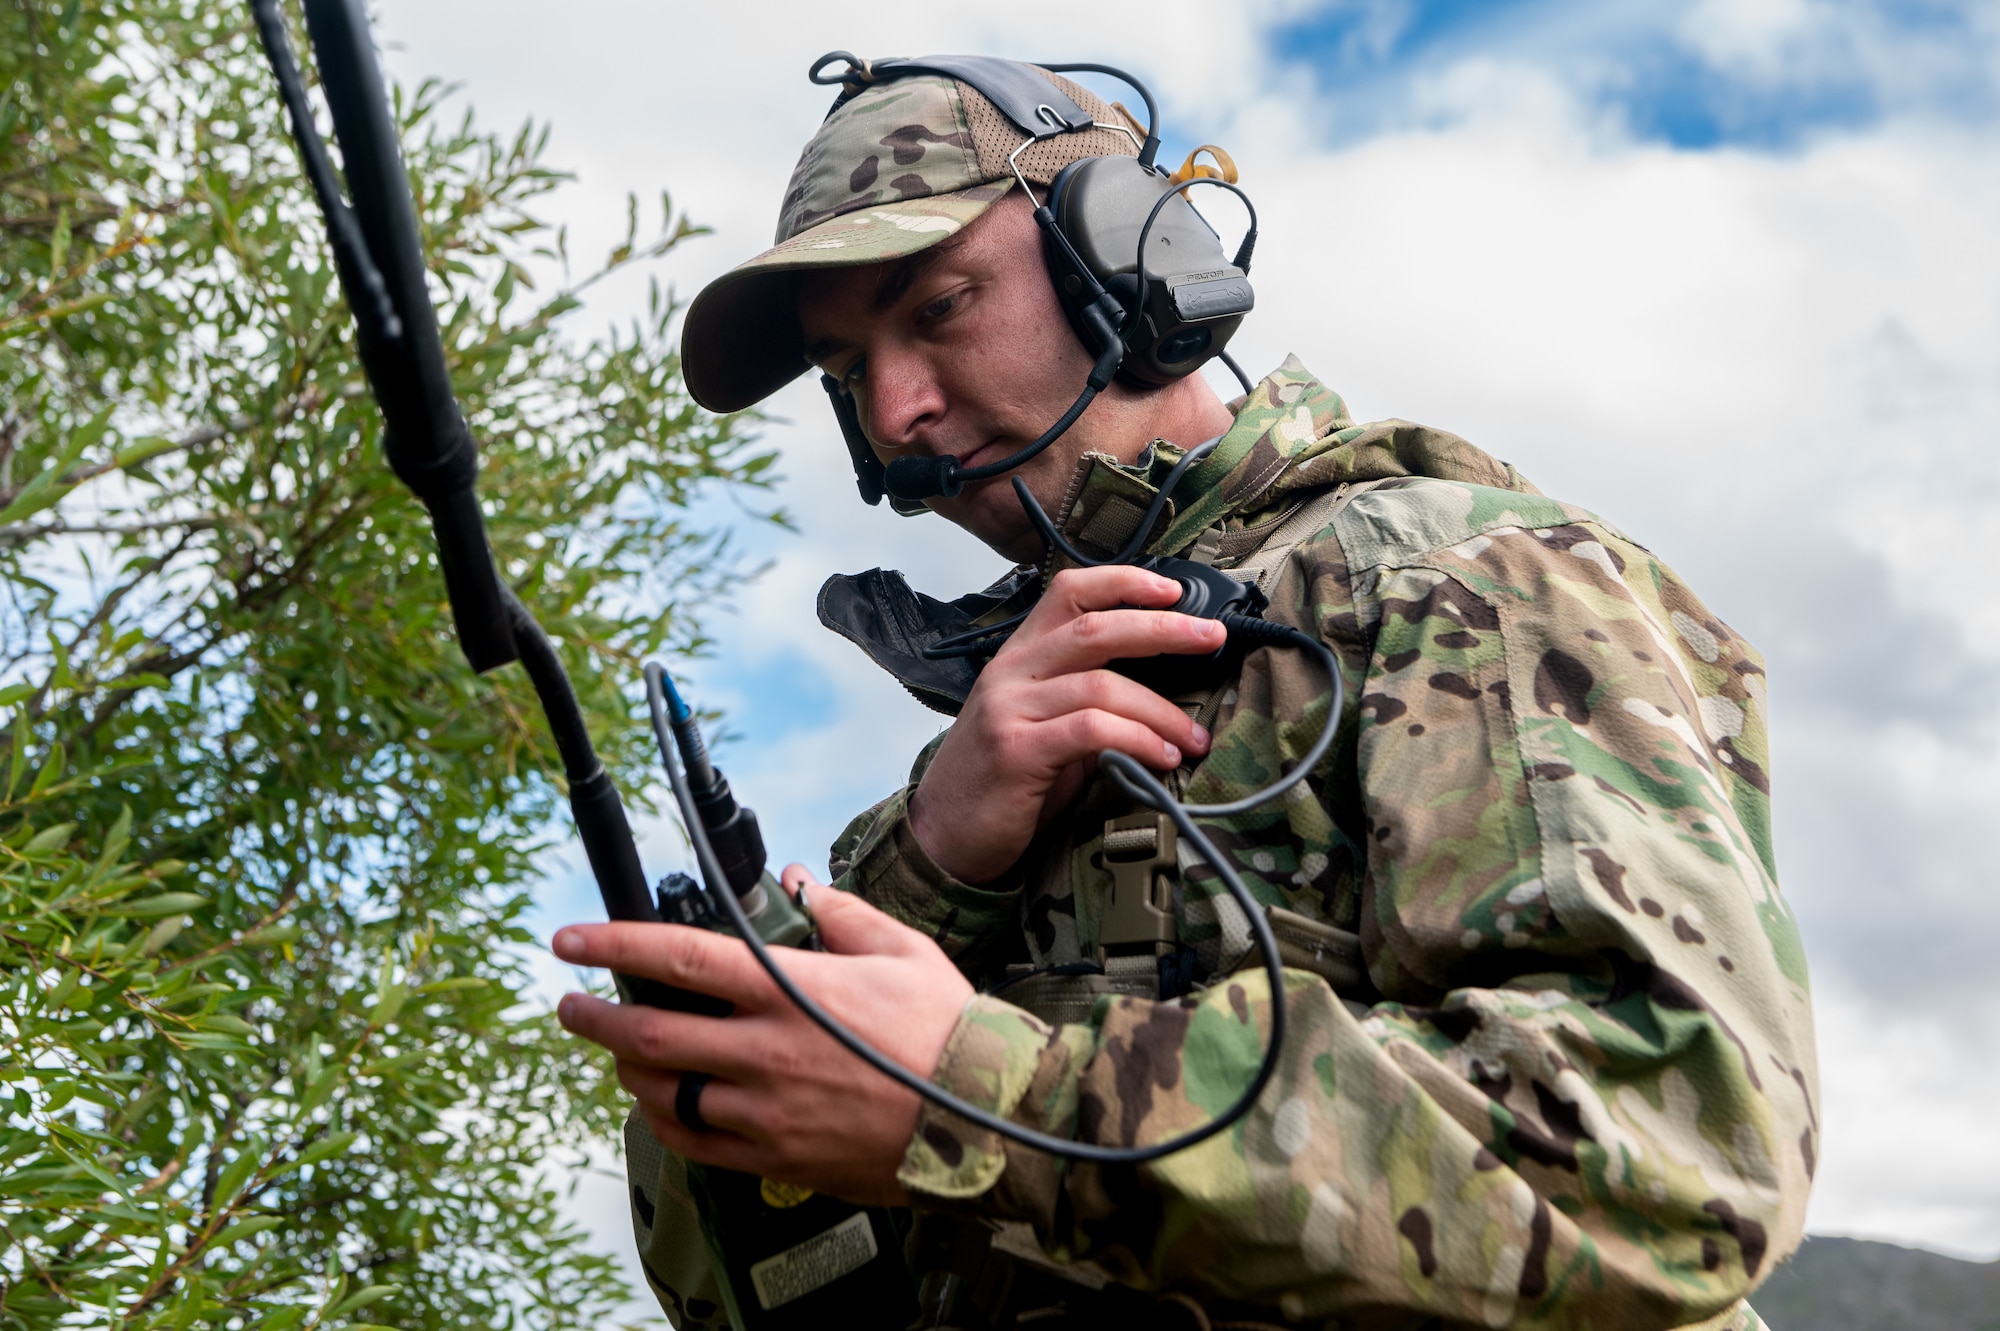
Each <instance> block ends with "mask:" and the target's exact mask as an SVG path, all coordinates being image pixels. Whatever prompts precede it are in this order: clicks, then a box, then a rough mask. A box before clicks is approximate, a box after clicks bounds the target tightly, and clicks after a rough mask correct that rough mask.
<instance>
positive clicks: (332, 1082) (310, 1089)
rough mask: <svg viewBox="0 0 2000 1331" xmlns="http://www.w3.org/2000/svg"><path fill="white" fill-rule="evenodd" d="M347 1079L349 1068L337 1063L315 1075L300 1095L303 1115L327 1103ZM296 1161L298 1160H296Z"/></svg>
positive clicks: (300, 1108) (300, 1109)
mask: <svg viewBox="0 0 2000 1331" xmlns="http://www.w3.org/2000/svg"><path fill="white" fill-rule="evenodd" d="M346 1079H347V1069H346V1067H345V1066H343V1065H340V1064H335V1065H334V1066H333V1067H330V1068H328V1069H327V1070H326V1071H325V1072H322V1073H320V1074H319V1075H318V1076H317V1077H314V1078H313V1079H312V1082H311V1084H310V1085H308V1086H307V1087H306V1092H305V1094H304V1095H302V1096H300V1097H299V1113H300V1114H302V1115H303V1114H310V1113H312V1111H313V1110H315V1109H318V1108H319V1107H320V1106H321V1105H323V1104H325V1103H326V1100H327V1097H328V1096H330V1095H332V1094H333V1092H334V1090H335V1088H337V1087H338V1086H339V1085H340V1084H341V1082H343V1081H345V1080H346ZM294 1163H297V1162H296V1161H295V1162H294Z"/></svg>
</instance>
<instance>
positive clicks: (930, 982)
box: [555, 864, 972, 1205]
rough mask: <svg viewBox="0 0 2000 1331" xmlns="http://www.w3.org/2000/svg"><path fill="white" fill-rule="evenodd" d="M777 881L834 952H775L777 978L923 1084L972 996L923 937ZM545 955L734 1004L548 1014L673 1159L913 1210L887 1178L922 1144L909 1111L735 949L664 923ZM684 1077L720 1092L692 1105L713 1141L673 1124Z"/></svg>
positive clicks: (910, 1095) (608, 1007)
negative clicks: (581, 1041) (605, 1064)
mask: <svg viewBox="0 0 2000 1331" xmlns="http://www.w3.org/2000/svg"><path fill="white" fill-rule="evenodd" d="M784 882H785V886H786V888H787V889H788V890H792V891H802V890H803V891H808V892H809V893H810V895H809V896H808V897H807V902H808V904H809V905H810V906H811V908H812V912H813V915H814V917H815V919H816V920H817V921H818V923H819V930H820V938H821V940H822V941H823V942H824V943H825V945H826V947H827V948H828V951H827V952H804V951H799V950H796V949H792V948H783V949H780V950H779V952H778V957H779V962H780V964H781V965H782V966H783V967H784V969H785V972H786V974H788V975H790V976H791V977H792V978H793V980H794V981H796V982H797V984H798V986H799V987H800V988H801V989H803V990H804V991H805V992H806V993H807V994H809V995H811V996H812V997H813V998H814V999H815V1000H817V1001H818V1002H819V1004H820V1006H822V1007H824V1008H825V1009H826V1010H827V1011H829V1012H831V1013H832V1014H833V1015H834V1016H835V1017H836V1018H838V1019H839V1020H840V1021H841V1022H842V1023H844V1024H845V1025H846V1026H847V1027H848V1028H849V1029H850V1030H852V1031H854V1032H855V1033H856V1034H857V1035H859V1036H860V1037H861V1038H862V1039H864V1040H866V1041H867V1042H868V1043H869V1044H871V1045H873V1046H874V1047H875V1048H877V1049H879V1050H881V1051H882V1052H883V1053H884V1054H887V1055H888V1056H889V1057H890V1058H892V1059H894V1060H895V1061H896V1062H898V1063H900V1064H902V1065H903V1066H904V1067H906V1068H908V1069H910V1071H912V1072H915V1073H917V1074H918V1075H919V1076H923V1077H929V1076H930V1075H931V1074H932V1073H933V1072H934V1071H935V1070H936V1069H937V1062H938V1057H939V1056H940V1055H941V1054H942V1053H943V1052H944V1046H945V1041H946V1040H947V1039H949V1038H950V1036H951V1032H952V1028H953V1027H954V1026H956V1025H957V1024H958V1015H959V1012H960V1010H961V1009H962V1008H964V1006H965V1003H966V1000H967V999H969V998H971V996H972V986H971V985H970V984H968V983H967V982H966V979H965V977H964V976H962V975H960V974H959V973H958V968H957V967H955V966H953V965H952V964H951V961H950V960H949V959H948V958H947V957H946V956H945V955H944V953H943V952H942V951H940V950H939V948H938V946H937V944H936V943H934V942H932V941H931V940H930V939H929V938H927V937H925V936H924V935H923V934H920V933H918V932H917V931H916V930H914V929H911V928H908V927H906V926H904V925H902V924H899V923H897V922H896V921H895V920H892V919H890V918H889V917H888V916H887V915H884V914H883V913H882V912H881V911H879V910H876V909H875V908H874V907H873V906H871V905H869V904H868V903H867V902H865V901H862V900H861V899H860V898H858V897H854V896H850V895H848V894H847V893H845V892H835V891H832V890H830V889H827V888H824V887H821V886H820V885H819V884H818V883H816V882H814V881H813V878H812V875H811V874H810V873H808V872H807V871H806V870H805V868H804V867H802V866H800V865H797V864H794V865H790V866H789V867H787V868H786V870H785V874H784ZM555 953H556V955H557V956H558V957H561V958H562V959H563V960H564V961H568V962H571V963H574V964H576V965H579V966H601V967H604V968H606V969H608V970H614V971H619V972H622V973H623V974H626V975H643V976H647V977H650V978H652V979H655V980H662V981H664V982H666V983H667V984H671V985H676V986H678V987H680V988H683V989H695V990H699V991H701V992H702V993H706V994H714V995H716V996H717V997H719V998H726V999H728V1000H729V1001H730V1002H731V1003H734V1004H735V1005H736V1010H735V1012H734V1013H732V1014H731V1015H730V1016H727V1017H698V1016H691V1015H689V1014H687V1013H681V1012H662V1011H659V1010H658V1009H655V1008H646V1007H627V1006H624V1005H621V1004H617V1003H607V1002H605V1001H604V1000H603V999H600V998H592V997H590V996H589V995H587V994H567V995H565V996H564V997H563V1000H562V1003H561V1005H560V1006H559V1007H558V1008H557V1009H556V1014H557V1016H558V1017H559V1018H560V1019H561V1021H562V1024H563V1026H564V1027H565V1028H567V1029H568V1030H570V1031H573V1032H575V1033H576V1034H578V1035H581V1036H583V1037H584V1038H585V1039H589V1040H595V1041H596V1042H597V1043H598V1044H601V1045H603V1046H604V1047H605V1048H606V1049H609V1050H610V1051H611V1052H612V1054H613V1055H614V1056H615V1057H616V1059H617V1062H618V1080H619V1082H620V1083H621V1084H622V1085H623V1086H624V1087H625V1089H626V1090H628V1091H630V1092H631V1093H632V1094H633V1095H634V1096H635V1097H637V1099H638V1101H639V1108H640V1111H641V1112H642V1113H643V1114H644V1115H645V1116H646V1124H647V1126H648V1127H650V1128H651V1129H652V1130H653V1135H654V1136H655V1137H657V1138H659V1140H660V1141H661V1142H662V1143H663V1144H664V1145H666V1146H667V1147H668V1148H669V1149H671V1150H674V1151H677V1152H679V1153H680V1154H682V1155H684V1156H687V1157H688V1158H690V1159H693V1160H700V1161H703V1162H705V1163H707V1164H712V1165H719V1166H721V1167H723V1168H725V1169H735V1170H741V1171H743V1172H745V1173H751V1174H760V1175H762V1176H763V1177H765V1178H770V1179H778V1180H781V1181H783V1182H786V1183H796V1184H799V1185H801V1186H804V1187H808V1188H812V1189H813V1190H815V1191H818V1192H828V1193H832V1194H834V1195H835V1196H839V1197H845V1198H847V1199H849V1200H850V1201H856V1202H864V1203H870V1204H873V1203H886V1204H891V1205H895V1204H907V1201H908V1199H907V1198H906V1197H905V1196H904V1194H903V1189H902V1186H901V1185H900V1184H898V1183H897V1182H896V1170H897V1167H898V1166H900V1165H901V1164H902V1160H903V1152H904V1149H905V1148H906V1147H907V1146H908V1145H909V1142H910V1136H911V1134H912V1133H914V1132H915V1131H916V1125H917V1109H918V1103H919V1102H918V1099H917V1096H916V1095H915V1093H914V1092H911V1091H908V1090H905V1089H904V1088H903V1087H901V1086H899V1085H897V1084H896V1083H895V1082H892V1081H890V1080H889V1079H888V1078H887V1077H885V1076H883V1075H882V1074H881V1073H879V1072H877V1071H875V1070H874V1069H873V1068H871V1067H869V1066H868V1065H867V1064H865V1063H863V1062H862V1061H861V1060H860V1059H858V1058H856V1057H855V1056H854V1055H852V1054H850V1053H848V1052H847V1051H846V1050H845V1049H842V1048H841V1047H840V1046H839V1045H837V1044H835V1043H834V1042H833V1040H832V1039H831V1038H830V1037H829V1036H827V1035H826V1034H825V1033H824V1032H823V1031H821V1030H820V1029H819V1027H817V1026H815V1025H813V1023H812V1021H811V1020H810V1019H809V1018H807V1016H806V1015H805V1014H804V1013H803V1012H800V1011H799V1010H798V1009H797V1008H796V1007H794V1006H793V1005H792V1003H791V1000H790V999H788V998H786V997H785V996H784V995H783V994H781V993H779V992H778V988H777V986H776V985H774V984H772V983H771V980H770V977H769V976H767V975H765V974H764V971H763V969H762V968H761V967H760V966H758V964H757V959H756V958H755V957H753V956H751V955H750V949H749V948H748V947H746V946H744V945H743V943H742V942H740V941H738V940H737V939H734V938H730V937H727V936H726V935H723V934H717V933H710V932H708V931H707V930H703V929H690V928H685V927H683V926H680V925H672V924H580V925H571V926H569V927H568V928H565V929H563V930H561V931H559V932H558V933H557V934H556V936H555ZM684 1071H696V1072H706V1073H708V1074H709V1075H710V1076H712V1077H714V1078H715V1080H714V1081H713V1082H711V1083H709V1085H708V1087H707V1088H706V1089H705V1090H704V1091H703V1092H702V1096H701V1114H702V1117H703V1118H705V1119H706V1120H708V1122H709V1123H710V1124H711V1125H712V1126H713V1127H714V1129H715V1130H714V1131H712V1132H690V1131H689V1130H688V1129H687V1128H686V1127H684V1126H683V1125H682V1124H681V1121H680V1119H679V1118H677V1117H676V1116H675V1114H674V1095H675V1092H676V1091H678V1090H679V1088H680V1074H681V1073H682V1072H684Z"/></svg>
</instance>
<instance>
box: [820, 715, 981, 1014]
mask: <svg viewBox="0 0 2000 1331" xmlns="http://www.w3.org/2000/svg"><path fill="white" fill-rule="evenodd" d="M945 733H947V732H940V733H939V735H938V736H937V738H935V739H933V740H932V741H931V742H930V743H929V744H927V745H925V746H924V749H923V752H921V753H919V754H918V755H917V760H916V762H915V763H914V764H913V765H912V767H911V769H910V784H909V785H907V786H904V787H903V788H902V789H901V790H899V791H897V792H896V793H895V794H893V795H891V796H890V797H889V798H888V799H886V800H883V801H882V802H881V803H880V804H877V805H876V806H875V807H874V808H872V809H869V810H868V811H867V812H865V813H863V814H861V815H859V816H858V817H856V818H855V819H854V820H853V821H851V822H849V823H848V825H847V828H846V830H845V831H843V832H842V833H841V834H840V837H839V838H838V839H837V840H836V841H835V842H834V843H833V848H832V850H831V851H830V852H829V854H828V865H827V868H828V871H829V872H830V873H831V874H832V876H833V884H832V885H833V886H834V887H836V888H838V889H840V890H841V891H844V892H852V893H854V894H855V895H856V896H859V897H861V898H862V899H863V900H865V901H867V902H868V903H869V904H870V905H872V906H874V907H875V908H876V909H878V910H880V911H882V912H884V913H885V914H888V915H890V916H893V917H894V918H895V919H897V920H900V921H901V922H902V923H904V924H907V925H909V926H910V927H911V928H912V929H916V930H918V931H919V932H921V933H924V934H928V935H929V936H930V937H931V938H933V939H935V940H936V941H937V944H938V946H939V947H941V948H943V949H944V951H945V955H947V956H949V957H950V958H951V959H952V960H953V961H955V962H957V963H958V966H959V969H961V970H963V971H965V972H966V973H967V974H973V975H976V974H978V973H979V971H980V969H981V968H982V966H984V965H985V964H987V963H988V962H989V961H990V960H991V959H992V958H993V957H995V956H997V955H999V954H1001V953H1003V952H1005V951H1006V950H1007V949H1008V947H1009V946H1010V944H1011V943H1012V942H1013V940H1014V939H1015V938H1016V936H1017V935H1018V934H1019V932H1020V906H1021V901H1020V896H1021V893H1020V883H1019V881H1018V879H1017V878H1016V877H1013V876H1010V877H1007V878H1003V879H1002V880H1000V881H999V882H995V883H987V884H981V885H974V884H971V883H963V882H960V881H959V880H958V879H956V878H954V877H952V876H951V875H950V874H948V873H946V872H945V871H944V870H943V869H941V868H939V867H938V865H937V863H936V861H934V860H932V859H931V857H930V855H929V854H928V853H926V852H925V850H924V848H923V846H922V845H921V844H920V843H919V842H918V841H917V837H916V833H915V832H913V831H911V830H910V795H911V794H912V793H913V792H914V791H915V790H916V788H917V783H918V782H919V781H921V780H923V776H924V772H925V771H926V770H927V769H928V768H929V767H930V764H931V759H932V758H933V757H935V756H936V755H937V751H938V746H939V745H940V744H942V743H943V742H944V735H945Z"/></svg>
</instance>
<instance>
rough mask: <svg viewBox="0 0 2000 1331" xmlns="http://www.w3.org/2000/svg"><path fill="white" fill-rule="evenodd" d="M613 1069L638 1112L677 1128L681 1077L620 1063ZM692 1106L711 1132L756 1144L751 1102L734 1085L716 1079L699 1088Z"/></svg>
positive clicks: (742, 1090) (755, 1126)
mask: <svg viewBox="0 0 2000 1331" xmlns="http://www.w3.org/2000/svg"><path fill="white" fill-rule="evenodd" d="M617 1069H618V1084H619V1085H621V1086H623V1087H624V1088H625V1089H626V1090H628V1091H630V1092H631V1093H632V1098H633V1099H635V1100H637V1101H638V1102H639V1104H640V1106H641V1107H642V1108H644V1109H646V1110H649V1111H651V1112H652V1113H653V1114H656V1115H658V1116H659V1117H661V1118H669V1119H672V1120H673V1121H674V1122H675V1123H676V1124H680V1110H679V1108H678V1105H679V1102H680V1092H681V1077H682V1074H680V1073H678V1072H669V1071H666V1070H664V1069H661V1068H649V1067H647V1066H645V1065H644V1064H641V1063H628V1062H626V1061H625V1060H623V1059H620V1060H619V1061H618V1064H617ZM696 1105H697V1107H698V1108H699V1109H700V1110H701V1119H702V1122H704V1123H706V1124H708V1125H709V1127H710V1128H711V1129H712V1130H714V1131H716V1132H727V1133H733V1134H734V1135H736V1136H738V1137H742V1138H744V1139H745V1140H747V1141H756V1140H758V1134H757V1123H756V1114H755V1108H756V1103H755V1099H754V1097H753V1096H751V1095H750V1094H749V1093H748V1092H746V1091H745V1090H744V1089H743V1088H742V1087H741V1086H738V1085H737V1084H736V1083H735V1082H732V1081H723V1080H721V1079H719V1078H718V1079H715V1080H711V1081H709V1082H708V1083H707V1084H705V1085H704V1086H703V1087H702V1088H701V1097H700V1099H699V1100H697V1101H696ZM680 1125H681V1126H683V1127H685V1126H686V1125H685V1124H680Z"/></svg>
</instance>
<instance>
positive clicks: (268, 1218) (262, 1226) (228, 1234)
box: [211, 1215, 287, 1248]
mask: <svg viewBox="0 0 2000 1331" xmlns="http://www.w3.org/2000/svg"><path fill="white" fill-rule="evenodd" d="M286 1219H287V1218H286V1217H285V1216H281V1215H257V1216H251V1217H250V1218H249V1219H248V1220H239V1221H237V1222H236V1223H235V1224H233V1225H231V1226H229V1227H228V1228H227V1229H225V1230H223V1231H222V1232H221V1233H220V1234H217V1235H216V1236H215V1238H214V1239H212V1240H211V1243H212V1244H213V1246H215V1247H218V1248H226V1247H228V1246H229V1245H230V1244H232V1243H236V1242H239V1241H241V1240H243V1239H248V1238H255V1237H256V1236H257V1235H259V1234H263V1233H266V1232H268V1231H270V1230H273V1229H276V1228H278V1226H280V1225H282V1224H285V1223H286Z"/></svg>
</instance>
